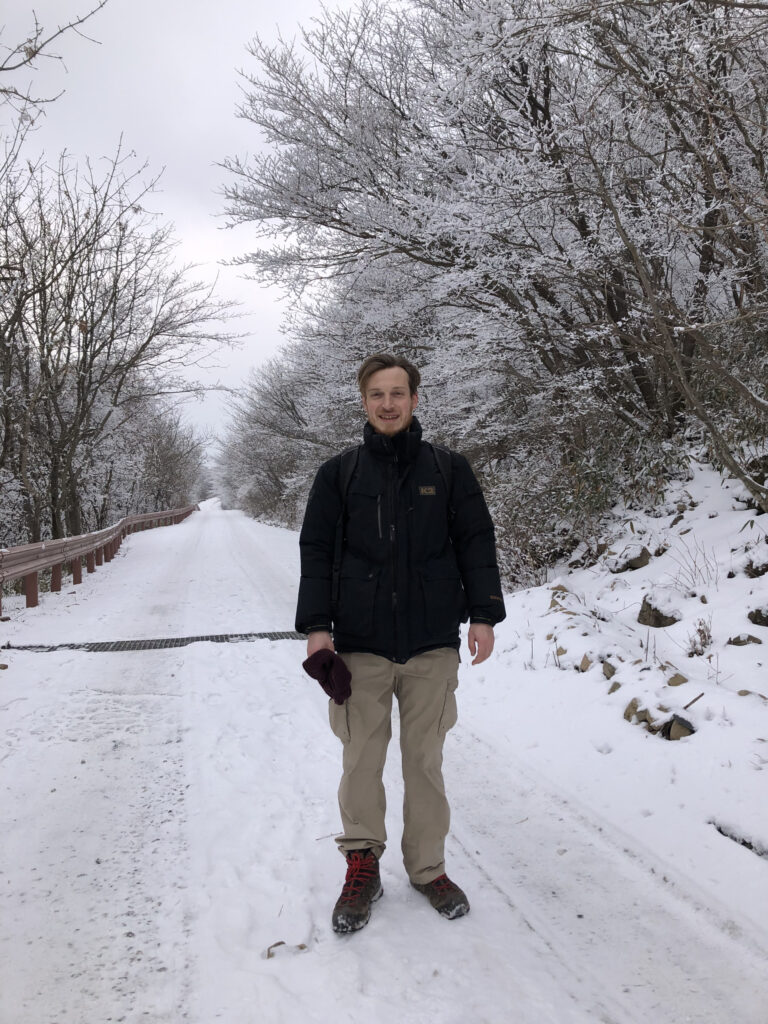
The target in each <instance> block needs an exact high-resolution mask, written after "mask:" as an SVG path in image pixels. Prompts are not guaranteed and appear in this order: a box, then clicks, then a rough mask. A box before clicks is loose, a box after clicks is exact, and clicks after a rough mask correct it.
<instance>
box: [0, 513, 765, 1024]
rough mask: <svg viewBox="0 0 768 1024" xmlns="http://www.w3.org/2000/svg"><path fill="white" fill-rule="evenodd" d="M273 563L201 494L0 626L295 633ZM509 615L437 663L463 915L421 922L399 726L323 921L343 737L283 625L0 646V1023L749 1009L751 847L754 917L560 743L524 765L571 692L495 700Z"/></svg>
mask: <svg viewBox="0 0 768 1024" xmlns="http://www.w3.org/2000/svg"><path fill="white" fill-rule="evenodd" d="M297 562H298V558H297V548H296V535H295V534H291V533H289V532H287V531H284V530H278V529H273V528H270V527H266V526H263V525H260V524H257V523H254V522H252V521H249V520H247V519H246V518H245V517H244V516H242V515H241V514H240V513H236V512H224V511H222V510H221V509H220V508H219V506H218V504H217V503H216V502H209V503H206V504H205V505H204V507H203V511H201V512H200V513H199V514H195V515H194V516H192V517H191V518H190V519H188V520H187V521H186V522H185V523H183V524H181V525H179V526H175V527H169V528H165V529H160V530H155V531H152V532H148V533H143V534H138V535H136V536H133V537H131V538H129V540H128V541H127V542H126V543H125V544H124V545H123V548H122V549H121V551H120V553H119V555H118V557H117V558H116V559H115V560H114V561H113V562H112V563H111V564H110V565H108V566H105V567H104V568H102V569H100V570H99V571H98V572H97V573H96V574H95V575H93V576H90V577H88V578H87V579H86V581H85V582H84V584H83V585H82V587H79V588H72V587H69V588H65V591H64V592H63V593H62V594H61V595H46V596H45V598H44V600H43V603H42V606H41V607H40V608H39V609H36V610H32V611H24V610H18V611H14V612H12V621H11V622H10V623H7V624H6V625H5V626H4V627H3V629H4V632H3V634H2V642H6V641H10V642H11V643H12V644H16V645H23V644H34V643H46V644H55V643H66V642H74V641H96V640H124V639H130V638H158V637H172V636H192V635H199V634H214V633H241V632H257V631H268V630H269V631H272V630H274V631H287V630H291V629H292V628H293V612H294V602H295V596H296V581H297ZM518 625H519V623H518ZM505 629H508V630H509V632H508V633H506V634H505ZM514 629H515V623H508V624H505V626H504V627H503V628H502V630H501V631H500V636H499V655H498V657H497V658H496V661H495V662H494V663H493V664H492V665H491V666H490V667H486V666H483V667H482V668H480V669H472V668H470V667H469V666H468V665H466V664H465V665H463V666H462V675H461V688H460V692H461V701H462V703H461V713H460V722H459V725H458V726H457V728H456V729H455V730H454V732H453V733H452V734H451V736H450V737H449V740H448V743H447V746H446V778H447V784H448V790H449V795H450V796H451V800H452V804H453V812H454V813H453V819H454V820H453V830H452V835H451V837H450V840H449V847H448V856H449V870H450V872H451V874H452V875H454V876H455V877H456V879H457V881H459V882H460V883H461V884H462V885H463V886H464V887H465V888H466V889H467V891H468V894H469V896H470V899H471V902H472V913H471V914H470V915H469V916H468V917H466V918H463V919H460V920H457V921H453V922H448V921H445V920H443V919H442V918H440V917H438V915H436V914H435V913H434V911H432V910H431V908H430V907H429V906H428V905H427V903H426V901H425V900H424V899H423V897H421V896H419V895H418V894H417V893H415V892H414V891H413V890H412V889H411V888H410V887H409V886H408V884H407V880H406V879H405V877H404V875H403V871H402V866H401V864H400V858H399V849H398V846H399V831H400V809H399V805H400V803H401V785H400V781H399V772H398V766H397V757H396V753H397V746H396V739H397V738H396V736H395V740H394V741H393V747H392V751H391V756H390V763H389V764H388V766H387V787H388V794H389V807H390V810H389V819H388V824H389V830H390V848H389V850H388V852H387V855H386V856H385V858H384V860H383V861H382V874H383V883H384V890H385V896H384V899H383V900H382V901H381V902H380V903H379V904H377V906H376V908H375V911H374V915H373V917H372V919H371V923H370V925H369V926H368V927H367V928H366V929H365V930H364V931H362V932H360V933H359V934H356V935H352V936H343V937H339V936H336V935H334V934H333V932H332V931H331V928H330V910H331V907H332V905H333V902H334V900H335V898H336V896H337V892H338V888H339V886H340V884H341V880H342V877H343V868H344V865H343V862H342V860H341V858H340V857H339V855H338V853H337V852H336V849H335V844H334V842H333V834H334V833H335V832H336V831H337V829H338V823H337V810H336V805H335V790H336V785H337V776H338V768H339V760H340V757H339V750H338V749H337V741H336V740H335V738H334V737H333V736H332V735H331V733H330V730H329V728H328V725H327V710H326V704H325V700H324V698H323V695H322V693H321V691H320V689H319V688H318V687H317V686H316V684H314V683H312V682H311V681H310V680H309V679H307V678H306V677H305V676H304V675H303V673H302V671H301V667H300V662H301V659H302V656H303V645H302V644H301V643H300V642H299V641H296V640H287V641H278V642H270V641H255V642H252V643H238V644H213V643H196V644H193V645H190V646H187V647H182V648H175V649H171V650H161V651H138V652H121V653H109V654H104V653H99V654H89V653H85V652H81V651H63V650H60V651H56V652H53V653H32V652H26V651H18V650H5V651H0V661H2V662H3V663H4V664H7V665H8V668H7V670H4V671H3V672H2V673H0V714H1V715H2V717H1V718H0V721H2V724H3V740H2V747H1V748H0V759H1V760H0V764H1V766H2V767H1V771H2V823H1V824H0V828H1V829H2V840H1V849H2V853H1V854H0V857H1V862H0V886H1V888H0V1024H106V1022H112V1021H114V1022H129V1024H139V1022H144V1024H180V1022H182V1021H186V1022H189V1024H214V1022H224V1024H296V1022H297V1021H301V1022H316V1024H331V1022H333V1024H338V1022H342V1021H349V1022H353V1021H354V1022H359V1021H366V1022H369V1024H421V1022H424V1024H508V1022H510V1021H514V1022H515V1024H585V1022H603V1024H608V1022H612V1024H634V1022H640V1021H643V1022H647V1021H648V1020H653V1021H654V1022H655V1024H682V1022H686V1021H689V1022H695V1024H731V1022H735V1021H738V1022H739V1024H768V969H767V968H766V963H767V960H766V957H767V956H768V952H767V951H768V932H767V931H766V929H765V909H766V905H765V903H764V902H762V901H763V899H764V897H765V895H766V893H768V885H765V883H764V881H763V875H761V874H760V872H761V871H762V872H765V871H766V868H765V864H764V863H761V862H760V859H759V858H757V857H754V856H753V855H752V854H750V853H746V852H744V851H743V850H741V849H740V848H738V847H736V846H735V845H734V844H732V843H730V844H729V843H728V841H727V840H722V843H723V847H722V854H721V856H722V860H721V861H720V862H719V868H721V869H722V872H723V875H726V874H732V873H733V872H734V870H739V869H740V868H741V867H742V865H743V869H744V874H743V878H744V879H745V884H747V885H751V886H752V888H753V892H752V898H753V900H754V903H755V909H754V913H752V914H751V913H750V911H749V907H750V898H749V894H747V896H746V897H745V899H744V901H743V904H742V905H739V906H736V907H734V905H733V901H731V900H729V901H727V902H728V905H727V906H726V901H725V900H724V901H723V902H720V900H719V898H718V889H717V886H718V878H717V877H716V874H717V872H714V871H713V872H712V875H713V877H712V880H711V881H712V884H711V885H709V884H707V883H706V879H705V881H704V882H702V878H701V876H700V875H696V876H695V877H691V872H690V871H689V870H688V865H686V863H680V862H675V861H674V859H673V858H672V857H671V856H670V855H669V853H668V852H666V851H665V850H659V849H654V848H653V847H652V846H650V845H648V844H647V843H644V842H643V841H642V838H639V833H638V832H636V831H633V830H631V829H630V830H627V828H626V827H625V822H624V821H623V820H622V819H621V818H620V817H619V816H618V815H616V814H615V813H612V812H611V811H610V809H607V808H606V806H599V805H598V802H597V801H596V800H595V799H594V797H593V796H592V795H591V794H590V793H589V792H580V791H579V786H578V783H577V782H576V781H575V780H574V781H573V782H572V784H571V781H570V780H569V772H568V762H569V751H568V750H561V751H560V753H559V761H560V762H561V763H562V765H563V768H562V771H559V772H558V771H554V770H553V771H550V772H549V773H548V775H547V777H544V775H543V774H542V769H541V765H542V763H545V764H546V763H549V764H553V763H557V762H558V757H557V756H555V754H554V753H553V752H552V751H549V752H548V755H547V756H543V755H542V750H541V748H542V745H543V746H546V744H547V735H548V732H547V728H546V720H547V717H548V716H554V717H556V716H557V714H558V713H559V711H558V708H562V702H563V700H565V699H567V698H564V697H563V696H562V694H559V695H558V694H557V693H554V694H553V691H552V689H551V688H544V687H542V689H541V701H540V704H539V705H538V706H537V707H531V706H530V704H525V705H524V704H523V703H522V702H521V703H519V704H516V703H515V693H516V687H515V682H516V680H515V676H514V673H515V671H516V670H514V669H513V667H512V661H511V660H510V657H509V655H508V652H509V651H510V650H511V649H512V647H513V646H514V645H513V644H507V645H506V646H505V636H511V635H512V631H513V630H514ZM505 651H506V652H507V653H505ZM525 693H526V695H527V696H526V698H525V699H526V700H528V701H530V699H531V698H530V693H531V690H530V688H529V689H526V691H525ZM608 714H609V711H608V709H607V708H606V707H605V705H604V704H599V705H598V704H596V705H595V707H594V708H593V709H592V718H591V721H592V722H593V723H594V726H593V728H594V731H595V733H599V732H600V729H601V728H604V729H605V732H606V734H609V733H610V732H611V729H613V728H614V727H613V726H612V725H611V726H609V725H608V724H607V723H608V718H607V716H608ZM522 715H525V718H526V721H525V723H523V725H522V726H521V724H520V716H522ZM603 719H604V720H603ZM626 731H627V734H628V736H627V743H628V746H629V748H632V745H633V744H637V743H642V739H641V737H640V735H639V730H636V729H632V728H630V727H627V729H626ZM556 734H557V735H558V736H559V735H561V734H560V732H559V731H557V730H556ZM521 735H527V736H528V737H529V738H530V743H525V744H521V742H520V737H521ZM654 742H655V741H654ZM659 742H661V741H659ZM576 743H577V740H576V737H574V744H576ZM664 748H665V749H664V751H663V754H664V757H671V756H673V755H672V754H670V750H672V749H673V748H675V749H676V750H678V751H679V750H680V749H682V745H681V744H668V745H664ZM590 749H591V748H590ZM604 754H605V751H603V750H601V752H600V753H599V754H595V764H596V768H595V770H596V771H598V770H601V768H602V765H604V764H607V763H608V758H607V757H606V756H603V755H604ZM578 756H581V755H580V754H579V751H577V750H576V749H574V758H575V759H576V758H577V757H578ZM621 765H622V762H621V761H620V760H617V759H614V762H613V763H612V770H613V771H617V770H618V771H619V772H620V770H621ZM651 775H652V773H651ZM659 778H661V775H660V776H659ZM627 785H628V789H627V792H632V784H631V782H628V783H627ZM637 785H638V786H641V785H642V780H639V779H638V780H637ZM637 799H638V801H639V803H640V805H641V812H642V808H644V807H645V806H646V805H648V806H649V807H650V805H651V803H652V794H651V793H650V792H649V791H648V790H647V789H645V790H644V789H642V788H641V790H640V791H639V792H638V796H637ZM660 800H662V797H661V796H660ZM670 806H671V805H670ZM657 809H658V808H657ZM642 813H647V814H648V815H650V814H651V813H652V810H651V809H649V810H648V811H647V812H642ZM716 838H717V839H718V840H719V839H720V837H719V836H716ZM731 847H732V848H733V849H731ZM717 849H718V850H720V848H719V847H718V848H717ZM742 854H743V856H744V860H743V861H742V860H740V859H739V857H740V856H741V855H742ZM750 857H751V858H752V860H748V859H747V858H750ZM731 858H733V859H731ZM752 861H756V862H757V864H758V867H757V868H756V867H755V866H754V865H753V863H752ZM761 908H762V909H761ZM278 943H282V944H281V945H277V944H278Z"/></svg>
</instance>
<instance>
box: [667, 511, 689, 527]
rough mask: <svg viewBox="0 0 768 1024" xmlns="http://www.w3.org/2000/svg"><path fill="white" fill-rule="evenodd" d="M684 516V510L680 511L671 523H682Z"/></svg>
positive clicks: (674, 524) (671, 524)
mask: <svg viewBox="0 0 768 1024" xmlns="http://www.w3.org/2000/svg"><path fill="white" fill-rule="evenodd" d="M684 518H685V516H684V515H683V513H682V512H680V513H678V515H676V516H675V518H674V519H673V520H672V522H671V523H670V526H677V524H678V523H682V521H683V519H684Z"/></svg>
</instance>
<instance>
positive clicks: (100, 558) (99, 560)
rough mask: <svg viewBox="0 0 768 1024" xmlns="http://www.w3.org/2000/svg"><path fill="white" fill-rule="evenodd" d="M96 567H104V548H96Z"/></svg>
mask: <svg viewBox="0 0 768 1024" xmlns="http://www.w3.org/2000/svg"><path fill="white" fill-rule="evenodd" d="M95 555H96V565H104V548H96V551H95Z"/></svg>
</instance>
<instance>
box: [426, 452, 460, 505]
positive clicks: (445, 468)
mask: <svg viewBox="0 0 768 1024" xmlns="http://www.w3.org/2000/svg"><path fill="white" fill-rule="evenodd" d="M425 443H427V444H429V447H430V448H431V449H432V454H433V456H434V458H435V466H436V467H437V471H438V473H439V474H440V476H441V477H442V478H443V483H444V484H445V493H446V494H447V496H448V518H449V519H453V517H454V515H455V514H456V510H455V509H454V507H453V505H451V483H452V481H453V462H452V460H451V453H450V451H449V450H448V448H443V446H442V445H439V444H431V443H430V442H425Z"/></svg>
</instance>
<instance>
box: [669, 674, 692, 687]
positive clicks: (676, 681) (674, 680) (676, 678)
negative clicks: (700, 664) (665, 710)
mask: <svg viewBox="0 0 768 1024" xmlns="http://www.w3.org/2000/svg"><path fill="white" fill-rule="evenodd" d="M687 682H688V677H687V676H684V675H683V674H682V672H675V674H674V675H673V676H670V677H669V679H668V680H667V686H682V685H683V683H687Z"/></svg>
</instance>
